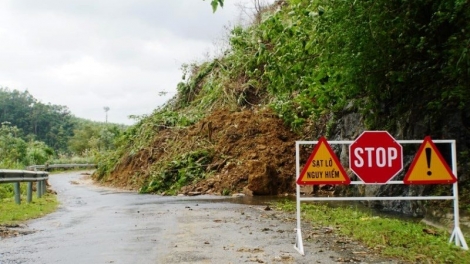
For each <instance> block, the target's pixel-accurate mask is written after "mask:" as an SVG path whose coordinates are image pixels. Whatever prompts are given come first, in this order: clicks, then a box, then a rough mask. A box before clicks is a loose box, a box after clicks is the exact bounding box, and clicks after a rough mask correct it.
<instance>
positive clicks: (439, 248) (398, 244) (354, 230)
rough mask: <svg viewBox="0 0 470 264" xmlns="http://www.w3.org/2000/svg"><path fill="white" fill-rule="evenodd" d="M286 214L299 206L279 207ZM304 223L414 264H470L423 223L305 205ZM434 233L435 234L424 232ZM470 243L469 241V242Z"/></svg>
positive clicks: (444, 235)
mask: <svg viewBox="0 0 470 264" xmlns="http://www.w3.org/2000/svg"><path fill="white" fill-rule="evenodd" d="M275 206H276V207H277V208H278V209H281V210H284V211H295V210H296V208H295V202H292V201H285V202H279V203H277V204H276V205H275ZM301 212H302V219H303V221H305V220H308V221H311V223H312V225H314V226H315V227H319V228H321V227H325V226H328V227H331V226H334V227H335V230H338V232H339V233H340V234H342V235H344V236H347V237H350V238H352V239H354V240H357V241H360V242H362V243H364V244H365V245H367V246H368V247H370V248H374V249H376V250H379V251H380V253H381V254H382V255H384V256H389V257H392V258H396V259H399V260H404V261H409V262H412V263H416V262H419V263H456V264H457V263H469V260H470V251H468V250H462V249H461V248H460V247H457V246H455V245H454V243H453V242H452V243H448V241H449V238H450V234H449V233H448V232H447V231H445V230H435V229H434V228H430V227H429V226H426V225H425V224H422V223H417V222H412V221H406V220H403V219H395V218H388V217H382V216H375V215H372V214H371V213H369V212H364V211H361V210H359V209H357V208H354V207H336V208H332V207H329V206H327V205H322V204H313V203H309V204H302V205H301ZM429 229H432V231H433V232H435V233H434V234H429V233H427V232H424V230H429ZM465 240H466V241H467V244H468V241H469V238H468V237H466V239H465Z"/></svg>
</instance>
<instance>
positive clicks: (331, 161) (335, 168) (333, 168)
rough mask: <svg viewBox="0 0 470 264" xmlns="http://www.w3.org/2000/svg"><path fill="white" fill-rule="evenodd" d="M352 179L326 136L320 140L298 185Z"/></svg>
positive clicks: (346, 181) (344, 181)
mask: <svg viewBox="0 0 470 264" xmlns="http://www.w3.org/2000/svg"><path fill="white" fill-rule="evenodd" d="M350 182H351V180H350V179H349V177H348V175H347V174H346V172H345V171H344V168H343V166H341V163H340V162H339V160H338V157H336V155H335V153H334V152H333V150H332V149H331V147H330V145H329V144H328V142H327V141H326V139H325V138H324V137H321V138H320V139H319V140H318V144H317V145H316V146H315V148H314V149H313V152H312V154H310V157H309V158H308V161H307V163H306V164H305V166H304V168H303V170H302V172H301V173H300V176H299V178H298V179H297V184H298V185H315V184H349V183H350Z"/></svg>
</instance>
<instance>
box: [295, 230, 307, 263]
mask: <svg viewBox="0 0 470 264" xmlns="http://www.w3.org/2000/svg"><path fill="white" fill-rule="evenodd" d="M296 233H297V234H296V236H295V245H294V248H295V249H296V250H297V251H298V252H299V253H300V255H302V256H303V255H305V253H304V244H303V242H302V231H301V230H300V228H297V232H296Z"/></svg>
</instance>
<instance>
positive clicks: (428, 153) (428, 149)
mask: <svg viewBox="0 0 470 264" xmlns="http://www.w3.org/2000/svg"><path fill="white" fill-rule="evenodd" d="M425 151H426V163H427V164H428V176H431V175H432V172H431V148H426V149H425Z"/></svg>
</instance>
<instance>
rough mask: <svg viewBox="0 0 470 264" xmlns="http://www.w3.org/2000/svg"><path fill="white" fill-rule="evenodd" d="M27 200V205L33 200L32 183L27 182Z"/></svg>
mask: <svg viewBox="0 0 470 264" xmlns="http://www.w3.org/2000/svg"><path fill="white" fill-rule="evenodd" d="M27 189H28V198H27V202H28V203H31V201H32V200H33V183H32V182H28V187H27Z"/></svg>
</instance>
